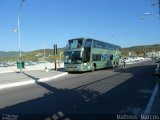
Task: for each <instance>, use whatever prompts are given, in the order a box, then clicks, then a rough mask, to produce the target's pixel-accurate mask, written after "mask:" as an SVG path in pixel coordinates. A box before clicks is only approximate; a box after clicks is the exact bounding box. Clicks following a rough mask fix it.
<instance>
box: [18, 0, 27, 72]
mask: <svg viewBox="0 0 160 120" xmlns="http://www.w3.org/2000/svg"><path fill="white" fill-rule="evenodd" d="M24 1H25V0H21V3H20V6H19V11H18V21H17V33H18V48H19V62H20V72H21V73H22V59H21V57H22V53H21V32H20V15H21V9H22V4H23V2H24Z"/></svg>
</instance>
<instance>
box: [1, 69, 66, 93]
mask: <svg viewBox="0 0 160 120" xmlns="http://www.w3.org/2000/svg"><path fill="white" fill-rule="evenodd" d="M67 74H68V73H67V72H64V71H63V68H59V69H58V70H57V71H55V70H52V69H50V70H49V71H48V72H46V71H45V70H33V71H24V72H22V73H20V72H9V73H1V74H0V90H1V89H6V88H10V87H16V86H21V85H28V84H33V83H36V82H45V81H49V80H52V79H55V78H58V77H61V76H64V75H67Z"/></svg>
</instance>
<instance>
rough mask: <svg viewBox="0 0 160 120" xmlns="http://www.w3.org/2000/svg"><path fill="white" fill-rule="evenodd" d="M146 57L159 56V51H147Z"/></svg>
mask: <svg viewBox="0 0 160 120" xmlns="http://www.w3.org/2000/svg"><path fill="white" fill-rule="evenodd" d="M147 57H150V58H155V57H160V51H153V52H147Z"/></svg>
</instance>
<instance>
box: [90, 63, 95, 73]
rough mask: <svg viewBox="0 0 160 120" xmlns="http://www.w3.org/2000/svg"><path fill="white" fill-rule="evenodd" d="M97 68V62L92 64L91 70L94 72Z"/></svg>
mask: <svg viewBox="0 0 160 120" xmlns="http://www.w3.org/2000/svg"><path fill="white" fill-rule="evenodd" d="M95 70H96V64H92V67H91V72H94V71H95Z"/></svg>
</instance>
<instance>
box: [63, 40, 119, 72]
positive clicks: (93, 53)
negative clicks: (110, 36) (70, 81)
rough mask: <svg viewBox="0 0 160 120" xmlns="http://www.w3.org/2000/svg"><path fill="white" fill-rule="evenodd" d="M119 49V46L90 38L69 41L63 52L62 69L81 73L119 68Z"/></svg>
mask: <svg viewBox="0 0 160 120" xmlns="http://www.w3.org/2000/svg"><path fill="white" fill-rule="evenodd" d="M120 49H121V47H120V46H117V45H113V44H110V43H106V42H102V41H98V40H95V39H91V38H76V39H70V40H68V43H67V46H66V48H65V51H64V69H65V71H67V72H78V71H79V72H82V71H95V70H97V69H102V68H108V67H115V66H119V64H120V58H121V51H120Z"/></svg>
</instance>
